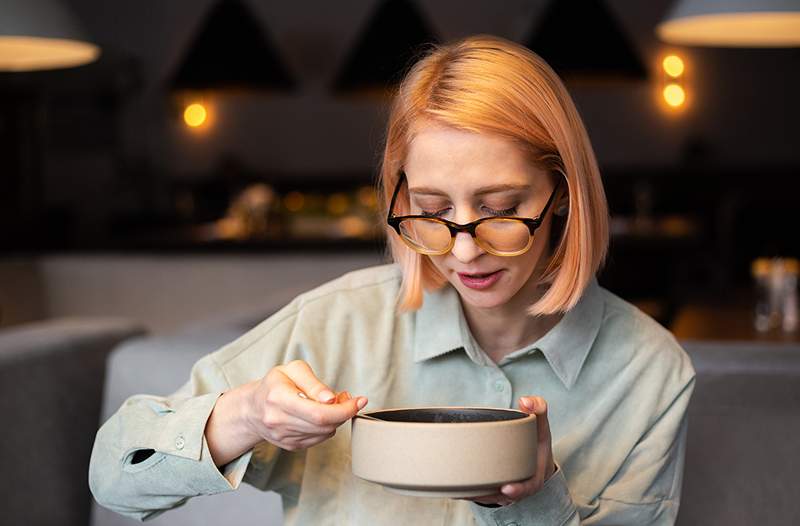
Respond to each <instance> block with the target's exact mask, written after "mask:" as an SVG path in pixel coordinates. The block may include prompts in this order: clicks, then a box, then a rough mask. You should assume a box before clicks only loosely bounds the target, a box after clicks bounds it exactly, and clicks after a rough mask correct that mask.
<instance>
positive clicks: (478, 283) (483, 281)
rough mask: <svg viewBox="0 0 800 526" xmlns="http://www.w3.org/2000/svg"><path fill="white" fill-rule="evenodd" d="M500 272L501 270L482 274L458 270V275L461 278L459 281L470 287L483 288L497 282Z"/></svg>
mask: <svg viewBox="0 0 800 526" xmlns="http://www.w3.org/2000/svg"><path fill="white" fill-rule="evenodd" d="M501 272H502V271H501V270H496V271H494V272H488V273H483V274H465V273H463V272H459V273H458V277H459V279H460V280H461V283H463V284H464V285H466V286H467V287H469V288H471V289H485V288H488V287H491V286H492V285H494V284H495V283H496V282H497V280H498V279H500V273H501Z"/></svg>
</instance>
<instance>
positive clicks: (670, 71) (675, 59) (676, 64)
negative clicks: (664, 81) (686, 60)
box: [661, 55, 683, 77]
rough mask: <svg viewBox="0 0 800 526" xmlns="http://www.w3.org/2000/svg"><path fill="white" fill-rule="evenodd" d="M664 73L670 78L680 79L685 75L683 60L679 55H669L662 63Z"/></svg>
mask: <svg viewBox="0 0 800 526" xmlns="http://www.w3.org/2000/svg"><path fill="white" fill-rule="evenodd" d="M661 66H662V67H663V68H664V72H665V73H666V74H667V75H669V76H670V77H680V76H681V75H682V74H683V60H681V57H679V56H677V55H669V56H666V57H664V60H662V61H661Z"/></svg>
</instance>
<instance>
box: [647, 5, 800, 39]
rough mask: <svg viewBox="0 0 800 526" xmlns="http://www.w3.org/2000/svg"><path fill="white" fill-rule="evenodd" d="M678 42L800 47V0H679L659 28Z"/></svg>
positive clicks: (666, 36) (660, 33)
mask: <svg viewBox="0 0 800 526" xmlns="http://www.w3.org/2000/svg"><path fill="white" fill-rule="evenodd" d="M656 33H657V34H658V36H659V38H661V39H662V40H664V41H665V42H669V43H671V44H677V45H690V46H712V47H797V46H800V0H679V1H678V2H676V3H675V5H674V6H673V8H672V10H671V11H670V12H669V14H668V15H667V16H666V18H664V20H663V21H662V22H661V23H660V24H659V25H658V26H657V27H656Z"/></svg>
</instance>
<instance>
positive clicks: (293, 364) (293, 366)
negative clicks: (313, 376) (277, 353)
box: [286, 360, 306, 371]
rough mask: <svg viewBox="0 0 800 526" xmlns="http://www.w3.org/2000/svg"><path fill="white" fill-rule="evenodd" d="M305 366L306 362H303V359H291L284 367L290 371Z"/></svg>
mask: <svg viewBox="0 0 800 526" xmlns="http://www.w3.org/2000/svg"><path fill="white" fill-rule="evenodd" d="M305 367H306V362H304V361H303V360H292V361H291V362H289V363H287V364H286V368H287V369H289V370H291V371H296V370H298V369H304V368H305Z"/></svg>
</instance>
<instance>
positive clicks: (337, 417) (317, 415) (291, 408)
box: [273, 389, 367, 426]
mask: <svg viewBox="0 0 800 526" xmlns="http://www.w3.org/2000/svg"><path fill="white" fill-rule="evenodd" d="M273 396H274V397H275V401H276V403H277V405H278V406H279V407H281V409H283V411H285V412H287V413H289V414H292V415H294V416H296V417H298V418H301V419H302V420H305V421H306V422H310V423H312V424H315V425H317V426H328V425H335V426H339V425H341V424H343V423H344V422H346V421H348V420H350V419H351V418H353V417H354V416H355V415H356V413H358V411H359V410H361V409H363V408H364V406H366V405H367V398H366V397H364V396H359V397H356V398H351V399H350V400H346V401H343V402H339V403H330V404H321V403H319V402H316V401H314V400H310V399H304V398H300V397H299V396H297V393H296V392H295V390H294V389H276V390H275V392H274V395H273Z"/></svg>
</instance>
